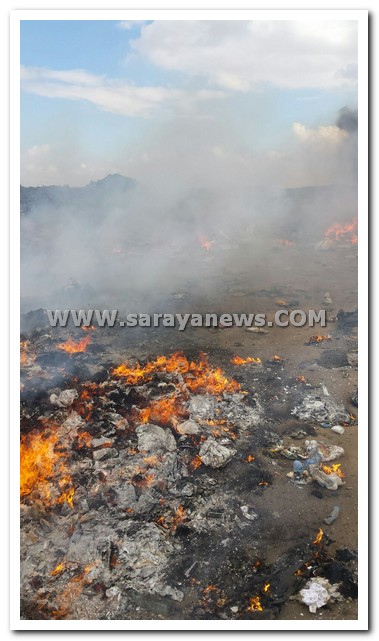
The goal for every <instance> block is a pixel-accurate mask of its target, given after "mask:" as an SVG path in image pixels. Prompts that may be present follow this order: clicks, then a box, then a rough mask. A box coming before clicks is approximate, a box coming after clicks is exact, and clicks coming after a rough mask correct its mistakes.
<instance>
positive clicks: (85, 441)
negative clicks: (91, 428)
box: [78, 432, 92, 448]
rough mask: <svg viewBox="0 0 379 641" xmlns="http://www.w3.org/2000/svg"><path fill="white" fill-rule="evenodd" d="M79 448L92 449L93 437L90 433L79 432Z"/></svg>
mask: <svg viewBox="0 0 379 641" xmlns="http://www.w3.org/2000/svg"><path fill="white" fill-rule="evenodd" d="M78 447H79V448H81V447H92V436H91V434H90V433H89V432H78Z"/></svg>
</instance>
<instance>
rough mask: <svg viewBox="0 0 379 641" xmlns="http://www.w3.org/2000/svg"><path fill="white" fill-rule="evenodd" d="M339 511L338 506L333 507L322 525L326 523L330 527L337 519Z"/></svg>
mask: <svg viewBox="0 0 379 641" xmlns="http://www.w3.org/2000/svg"><path fill="white" fill-rule="evenodd" d="M340 511H341V508H340V506H339V505H335V506H334V508H333V509H332V511H331V513H330V514H329V516H327V517H326V518H325V519H324V523H326V524H327V525H331V524H332V523H334V521H336V520H337V519H338V517H339V514H340Z"/></svg>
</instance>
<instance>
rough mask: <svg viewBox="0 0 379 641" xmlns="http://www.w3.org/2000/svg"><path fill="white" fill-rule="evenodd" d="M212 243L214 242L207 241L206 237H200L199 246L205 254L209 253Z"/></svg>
mask: <svg viewBox="0 0 379 641" xmlns="http://www.w3.org/2000/svg"><path fill="white" fill-rule="evenodd" d="M214 242H215V241H214V240H209V239H208V238H207V237H206V236H200V238H199V243H200V245H201V246H202V248H203V249H205V251H207V252H209V250H210V249H211V248H212V245H213V243H214Z"/></svg>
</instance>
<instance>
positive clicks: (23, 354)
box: [20, 341, 36, 366]
mask: <svg viewBox="0 0 379 641" xmlns="http://www.w3.org/2000/svg"><path fill="white" fill-rule="evenodd" d="M35 358H36V356H35V354H34V353H32V352H30V350H29V341H20V365H24V366H27V365H33V363H34V361H35Z"/></svg>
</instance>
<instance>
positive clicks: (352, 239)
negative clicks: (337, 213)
mask: <svg viewBox="0 0 379 641" xmlns="http://www.w3.org/2000/svg"><path fill="white" fill-rule="evenodd" d="M357 233H358V218H354V219H353V220H352V221H351V223H347V224H346V225H340V224H339V223H334V225H332V226H331V227H329V229H327V230H326V232H325V233H324V237H325V238H328V239H330V240H333V241H335V242H337V243H350V244H351V245H356V244H357V242H358V236H357Z"/></svg>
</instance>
